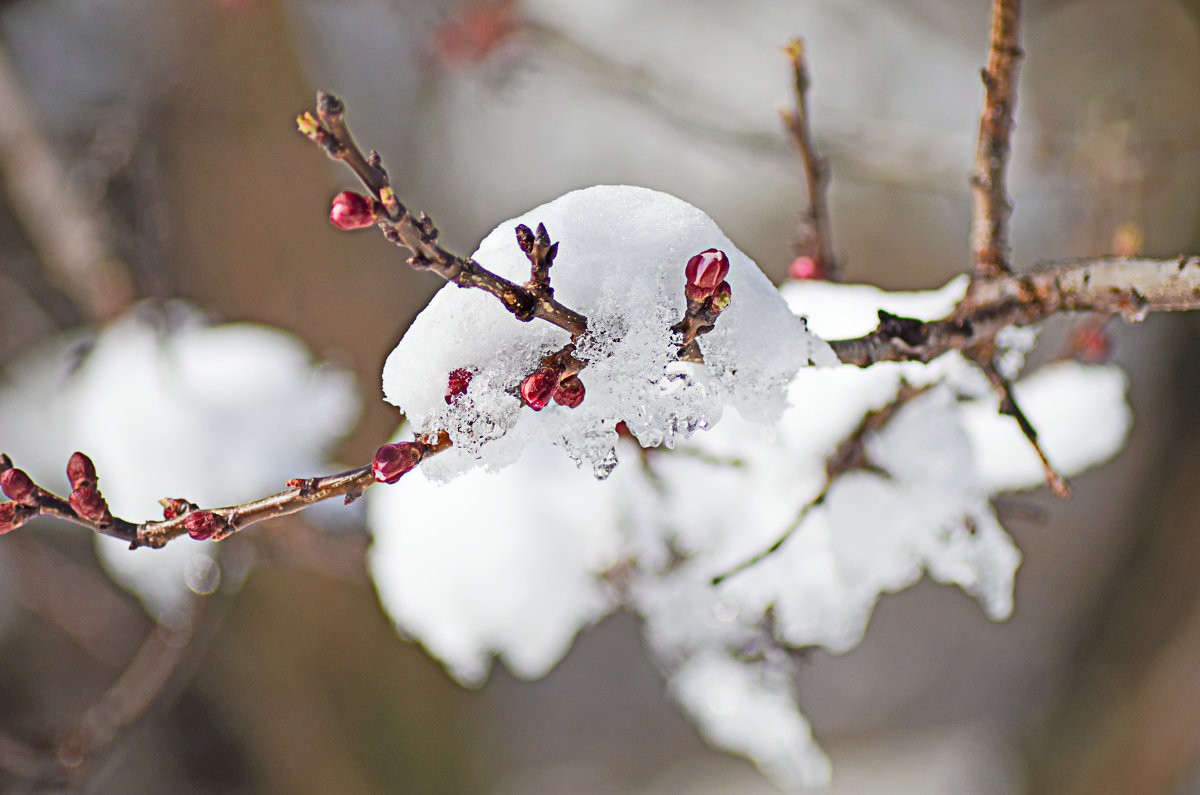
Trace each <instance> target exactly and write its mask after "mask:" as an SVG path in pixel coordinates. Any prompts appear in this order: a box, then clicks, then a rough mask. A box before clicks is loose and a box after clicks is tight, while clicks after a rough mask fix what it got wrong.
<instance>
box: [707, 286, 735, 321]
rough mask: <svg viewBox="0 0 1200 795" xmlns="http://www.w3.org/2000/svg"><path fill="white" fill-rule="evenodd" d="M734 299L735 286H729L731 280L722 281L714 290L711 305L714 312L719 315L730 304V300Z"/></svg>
mask: <svg viewBox="0 0 1200 795" xmlns="http://www.w3.org/2000/svg"><path fill="white" fill-rule="evenodd" d="M731 300H733V288H732V287H730V286H729V282H721V284H720V286H718V287H717V289H716V290H714V291H713V296H712V301H711V304H710V305H711V306H712V313H713V314H714V315H719V314H720V313H721V312H723V311H724V310H725V307H727V306H729V302H730V301H731Z"/></svg>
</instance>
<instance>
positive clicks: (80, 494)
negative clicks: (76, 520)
mask: <svg viewBox="0 0 1200 795" xmlns="http://www.w3.org/2000/svg"><path fill="white" fill-rule="evenodd" d="M68 502H69V503H70V504H71V510H72V511H74V512H75V513H76V514H77V515H78V516H79V517H80V518H82V519H86V520H88V521H89V522H96V523H97V524H104V523H106V522H108V521H109V520H111V519H112V515H111V514H110V513H109V512H108V503H107V502H105V501H104V497H102V496H101V495H100V492H98V491H96V490H95V489H94V488H92V487H91V486H81V487H79V488H77V489H75V490H74V491H72V492H71V498H70V500H68Z"/></svg>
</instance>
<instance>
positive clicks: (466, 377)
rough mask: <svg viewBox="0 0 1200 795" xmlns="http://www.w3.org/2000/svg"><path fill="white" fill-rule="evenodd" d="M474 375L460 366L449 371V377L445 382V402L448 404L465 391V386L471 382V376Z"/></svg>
mask: <svg viewBox="0 0 1200 795" xmlns="http://www.w3.org/2000/svg"><path fill="white" fill-rule="evenodd" d="M473 375H474V373H472V372H471V371H470V370H467V369H464V368H462V367H460V368H458V369H457V370H453V371H451V373H450V379H449V380H448V381H447V383H446V403H447V405H449V404H450V403H452V402H454V399H455V398H456V397H458V396H459V395H461V394H463V393H465V392H466V391H467V387H468V386H470V384H471V377H472V376H473Z"/></svg>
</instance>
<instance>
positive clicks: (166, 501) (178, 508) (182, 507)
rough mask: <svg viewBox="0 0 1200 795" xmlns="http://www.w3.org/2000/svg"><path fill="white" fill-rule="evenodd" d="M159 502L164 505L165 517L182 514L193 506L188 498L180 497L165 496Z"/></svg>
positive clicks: (172, 517) (169, 517) (171, 517)
mask: <svg viewBox="0 0 1200 795" xmlns="http://www.w3.org/2000/svg"><path fill="white" fill-rule="evenodd" d="M158 504H159V505H161V506H162V509H163V518H164V519H174V518H175V517H176V516H182V515H183V514H185V513H187V512H188V511H189V510H190V509H191V508H192V507H193V506H192V504H191V503H189V502H188V501H187V500H181V499H179V498H178V497H165V498H163V499H161V500H159V501H158Z"/></svg>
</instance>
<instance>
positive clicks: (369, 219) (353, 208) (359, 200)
mask: <svg viewBox="0 0 1200 795" xmlns="http://www.w3.org/2000/svg"><path fill="white" fill-rule="evenodd" d="M377 220H379V213H378V211H377V210H376V206H375V200H374V199H372V198H370V197H368V196H363V195H362V194H361V193H355V192H354V191H349V190H344V191H342V192H341V193H339V194H338V195H337V196H334V197H333V209H331V210H330V211H329V221H330V223H332V224H333V225H334V226H336V227H337V228H338V229H343V230H347V231H348V230H351V229H362V228H363V227H366V226H370V225H371V224H373V223H375V222H376V221H377Z"/></svg>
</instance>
